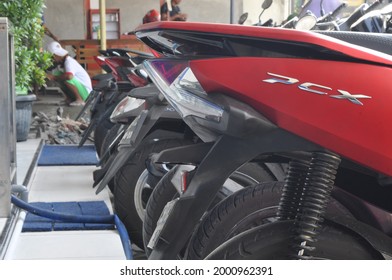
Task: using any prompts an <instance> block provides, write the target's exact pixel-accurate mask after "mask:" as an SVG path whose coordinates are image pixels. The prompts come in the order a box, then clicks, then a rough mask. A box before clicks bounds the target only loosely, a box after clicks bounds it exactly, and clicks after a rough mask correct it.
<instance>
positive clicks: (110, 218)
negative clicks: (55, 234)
mask: <svg viewBox="0 0 392 280" xmlns="http://www.w3.org/2000/svg"><path fill="white" fill-rule="evenodd" d="M11 202H12V203H13V204H14V205H15V206H17V207H19V208H21V209H23V210H26V211H28V212H30V213H32V214H34V215H37V216H41V217H45V218H48V219H52V220H54V221H63V222H70V223H86V224H88V223H91V224H115V225H116V228H117V230H118V233H119V235H120V239H121V244H122V246H123V249H124V254H125V257H126V259H127V260H132V259H133V254H132V249H131V241H130V240H129V236H128V232H127V229H126V228H125V226H124V224H123V223H122V221H121V220H120V218H119V217H118V216H117V215H105V216H92V215H85V216H78V215H70V214H64V213H55V212H52V211H47V210H44V209H41V208H39V207H34V206H32V205H31V204H29V203H26V202H24V201H23V200H21V199H19V198H17V197H16V196H14V195H11Z"/></svg>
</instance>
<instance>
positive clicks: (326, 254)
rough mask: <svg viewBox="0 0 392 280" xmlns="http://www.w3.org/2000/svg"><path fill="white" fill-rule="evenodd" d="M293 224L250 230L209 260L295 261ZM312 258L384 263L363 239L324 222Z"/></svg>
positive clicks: (226, 244)
mask: <svg viewBox="0 0 392 280" xmlns="http://www.w3.org/2000/svg"><path fill="white" fill-rule="evenodd" d="M291 235H292V221H285V222H283V223H280V224H279V223H271V224H265V225H262V226H259V227H256V228H253V229H250V230H247V231H245V232H243V233H241V234H239V235H237V236H235V237H233V238H231V239H229V240H228V241H226V242H225V243H223V244H222V245H221V246H219V247H218V248H216V249H215V250H214V251H213V252H212V253H211V254H210V255H208V256H207V258H206V259H209V260H223V259H224V260H227V259H230V260H282V259H293V258H294V257H293V256H290V254H289V253H287V252H288V250H289V248H292V245H291V244H290V240H291ZM317 242H318V243H317V247H316V250H315V251H314V252H312V254H314V256H315V257H316V258H321V259H331V260H345V259H356V260H361V259H362V260H370V259H382V256H381V255H380V254H379V253H378V252H377V251H375V250H374V249H373V248H372V247H371V246H370V245H369V244H368V243H367V242H366V241H365V240H364V239H362V238H361V237H360V236H358V235H356V234H355V233H353V232H351V231H350V230H347V229H345V228H343V227H341V226H339V225H336V224H334V223H331V222H329V221H327V220H326V221H324V223H323V225H322V229H321V232H320V234H319V236H318V238H317Z"/></svg>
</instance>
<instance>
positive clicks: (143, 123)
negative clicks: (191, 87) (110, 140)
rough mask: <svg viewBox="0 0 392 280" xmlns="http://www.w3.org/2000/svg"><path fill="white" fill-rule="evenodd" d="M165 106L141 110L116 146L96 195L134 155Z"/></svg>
mask: <svg viewBox="0 0 392 280" xmlns="http://www.w3.org/2000/svg"><path fill="white" fill-rule="evenodd" d="M165 108H166V106H153V107H152V108H150V110H143V111H142V113H141V114H140V115H139V116H138V117H137V118H135V120H134V121H133V122H132V124H131V125H130V126H129V127H128V129H127V131H126V132H125V134H124V136H123V138H122V139H121V141H120V143H119V145H118V153H117V155H116V157H115V158H114V159H113V162H112V164H111V165H110V167H109V169H108V170H107V172H106V174H105V176H104V177H103V179H102V180H101V181H100V182H99V185H98V188H97V190H96V194H98V193H100V192H101V191H102V190H103V189H104V188H105V186H106V185H107V184H108V183H109V181H110V180H111V179H112V178H113V177H114V175H115V174H116V173H117V171H118V170H119V169H120V168H121V167H122V166H123V165H124V164H125V162H126V161H127V160H128V158H129V157H130V156H131V155H132V154H133V153H134V151H135V149H136V148H137V147H138V146H139V144H140V142H141V141H142V140H143V139H144V137H145V136H146V135H147V133H148V132H149V131H150V130H151V128H152V127H153V126H154V124H155V123H156V122H157V121H158V119H159V118H160V116H161V114H162V112H163V111H164V110H165Z"/></svg>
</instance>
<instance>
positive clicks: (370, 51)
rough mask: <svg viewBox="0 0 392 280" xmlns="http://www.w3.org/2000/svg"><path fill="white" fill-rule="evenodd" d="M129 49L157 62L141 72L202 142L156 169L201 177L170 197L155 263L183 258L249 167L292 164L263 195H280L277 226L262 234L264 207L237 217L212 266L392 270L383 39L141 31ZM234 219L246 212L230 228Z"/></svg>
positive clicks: (390, 151) (260, 30)
mask: <svg viewBox="0 0 392 280" xmlns="http://www.w3.org/2000/svg"><path fill="white" fill-rule="evenodd" d="M136 35H137V37H138V38H139V39H140V40H142V41H143V42H144V43H145V44H147V45H148V46H149V47H151V48H152V49H154V50H155V51H157V52H160V53H162V54H163V55H165V56H166V58H160V59H153V60H149V61H146V62H144V66H145V69H146V71H147V72H148V74H149V76H150V78H151V79H152V80H153V82H154V83H155V85H156V86H157V87H158V88H159V89H160V91H161V92H162V93H163V95H164V96H165V98H166V99H167V100H168V101H169V103H170V104H171V105H172V106H173V107H174V108H175V109H176V110H177V111H178V112H179V113H180V115H181V116H182V118H183V119H184V121H185V122H186V123H187V124H188V125H189V127H191V128H192V130H193V131H194V132H195V133H196V134H197V135H198V136H199V137H200V138H201V139H202V140H203V141H205V144H204V146H203V145H200V146H203V147H201V148H200V149H199V151H198V152H197V151H196V152H195V150H196V149H197V148H196V147H192V149H193V150H192V151H193V154H192V156H189V152H187V150H186V147H180V148H175V149H172V150H167V151H165V152H163V153H161V154H159V155H157V156H156V158H155V159H154V160H155V162H157V163H167V162H171V163H177V164H185V163H186V164H190V163H193V162H195V165H196V168H195V169H194V170H192V171H191V173H189V172H186V171H182V172H181V173H179V176H180V180H179V182H181V184H180V185H178V186H177V187H178V195H177V196H175V199H174V200H173V201H171V203H168V205H167V206H166V207H165V209H164V211H163V213H162V216H161V218H160V219H159V221H158V223H157V229H156V231H155V232H154V235H153V236H152V237H151V240H150V242H149V247H150V249H151V250H152V251H151V255H150V257H149V258H150V259H174V258H177V257H178V256H185V257H186V255H187V253H185V254H184V253H183V252H184V250H185V251H188V252H189V251H191V250H193V249H194V248H193V249H192V248H191V247H190V246H194V245H195V244H196V243H191V244H190V245H187V244H188V242H189V239H190V238H191V239H193V236H194V235H195V232H200V226H203V219H204V217H205V216H208V214H207V215H205V213H206V211H207V209H208V207H209V205H210V204H211V202H212V200H213V199H214V197H215V195H216V193H217V192H218V190H219V188H220V186H222V184H223V183H224V181H225V180H226V179H227V178H228V176H229V175H230V174H231V173H233V172H234V171H235V170H236V169H238V168H239V167H240V166H242V165H243V164H245V163H247V162H250V161H262V162H266V163H271V162H287V163H288V164H289V169H288V172H287V175H286V179H285V182H284V183H268V184H275V185H281V187H282V188H281V192H280V193H281V195H280V198H279V201H277V203H276V204H274V205H270V206H271V207H272V206H274V207H273V209H275V210H276V213H275V212H274V213H273V215H267V216H268V217H269V219H267V220H268V222H261V220H262V217H263V214H262V213H263V211H262V210H265V209H266V208H264V206H263V205H265V204H266V203H267V202H263V203H260V205H259V208H260V209H258V210H259V211H256V210H257V209H256V210H252V211H253V212H251V213H247V215H248V216H246V217H249V215H250V214H254V213H258V214H259V215H253V216H252V219H251V221H248V222H247V226H246V227H244V228H243V229H244V230H243V231H242V232H240V231H238V232H237V233H236V234H234V235H232V236H228V237H227V238H226V240H223V241H222V242H221V243H223V244H221V245H220V244H216V246H217V247H218V248H216V249H214V250H213V251H212V252H210V253H208V252H207V253H206V254H208V256H207V258H208V259H293V258H294V259H388V258H389V259H390V258H391V257H392V238H391V236H392V219H391V212H392V206H391V205H392V204H391V200H392V180H391V179H392V178H391V176H392V148H391V147H390V145H389V144H390V143H389V140H390V139H392V129H391V128H390V127H389V126H390V123H391V122H392V115H391V114H390V111H389V110H390V109H388V108H389V104H390V103H391V102H392V95H391V94H390V92H391V91H392V84H389V82H388V77H389V75H392V56H390V54H391V53H392V51H391V47H390V46H391V45H392V38H391V36H390V35H380V34H375V35H374V34H369V33H367V34H364V33H355V32H352V33H351V34H350V36H347V34H343V35H344V36H342V39H341V40H340V39H336V38H332V37H330V36H327V35H323V34H319V33H312V32H304V31H298V30H288V29H279V28H268V27H252V26H240V25H225V24H208V23H178V22H158V23H151V24H147V25H143V26H140V27H139V28H138V29H137V30H136ZM335 37H339V36H338V34H335ZM343 40H345V41H343ZM350 40H352V41H353V42H355V43H356V45H354V44H351V43H350V42H349V41H350ZM195 155H197V159H195V158H196V156H195ZM192 160H193V161H192ZM173 170H175V169H173ZM173 172H175V171H173ZM175 177H176V176H173V178H175ZM173 184H176V183H175V182H174V183H173ZM259 188H260V186H259ZM244 191H248V190H244ZM260 197H261V198H262V197H263V196H262V195H261V196H260ZM331 197H332V199H331ZM238 201H239V200H238ZM331 202H333V203H332V205H331ZM267 204H268V203H267ZM241 211H248V210H245V209H243V208H239V209H236V210H235V213H234V214H236V215H237V214H238V213H240V212H241ZM203 215H204V216H203ZM238 215H239V214H238ZM260 215H261V216H260ZM202 216H203V219H202ZM239 216H240V215H239ZM267 216H265V215H264V218H265V217H267ZM272 216H273V217H274V218H273V219H272ZM232 217H233V218H232V219H237V218H236V217H237V216H235V218H234V216H232ZM246 217H242V218H238V219H239V220H238V221H237V223H236V225H235V226H237V225H239V224H241V222H244V221H245V220H246ZM200 221H201V222H200ZM258 221H259V223H257V222H258ZM204 226H205V224H204ZM197 227H199V229H197ZM205 229H206V227H205V228H204V230H205ZM231 229H232V228H231ZM208 230H209V231H211V230H210V229H208V228H207V231H208ZM221 232H223V233H225V232H224V230H222V231H221ZM192 233H193V235H192ZM206 238H207V237H204V239H202V240H204V241H205V240H206ZM200 245H201V246H203V244H200ZM219 245H220V246H219ZM203 257H204V256H203Z"/></svg>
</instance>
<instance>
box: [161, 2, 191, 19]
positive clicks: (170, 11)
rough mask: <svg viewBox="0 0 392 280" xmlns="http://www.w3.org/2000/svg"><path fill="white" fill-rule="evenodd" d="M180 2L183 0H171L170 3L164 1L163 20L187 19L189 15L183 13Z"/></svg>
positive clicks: (162, 8)
mask: <svg viewBox="0 0 392 280" xmlns="http://www.w3.org/2000/svg"><path fill="white" fill-rule="evenodd" d="M180 3H181V0H171V2H170V4H169V5H168V3H167V1H166V2H165V3H163V5H162V6H161V20H174V21H186V20H187V18H188V15H187V14H184V13H181V10H180V6H179V5H180Z"/></svg>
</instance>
